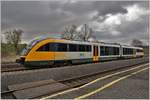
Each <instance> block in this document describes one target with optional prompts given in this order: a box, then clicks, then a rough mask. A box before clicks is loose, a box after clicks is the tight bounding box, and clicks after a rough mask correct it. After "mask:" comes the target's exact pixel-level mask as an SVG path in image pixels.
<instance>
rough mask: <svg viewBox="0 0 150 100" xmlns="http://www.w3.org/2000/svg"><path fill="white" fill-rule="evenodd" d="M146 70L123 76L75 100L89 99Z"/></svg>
mask: <svg viewBox="0 0 150 100" xmlns="http://www.w3.org/2000/svg"><path fill="white" fill-rule="evenodd" d="M146 69H148V68H143V69H141V70H139V71H136V72H133V73H131V74H129V75H126V76H123V77H121V78H118V79H116V80H114V81H112V82H110V83H108V84H106V85H104V86H102V87H100V88H98V89H96V90H95V91H92V92H90V93H87V94H85V95H82V96H79V97H77V98H75V100H77V99H84V98H86V97H89V96H91V95H93V94H95V93H97V92H100V91H102V90H104V89H106V88H108V87H110V86H112V85H114V84H115V83H117V82H119V81H121V80H124V79H126V78H128V77H130V76H133V75H135V74H137V73H139V72H142V71H144V70H146Z"/></svg>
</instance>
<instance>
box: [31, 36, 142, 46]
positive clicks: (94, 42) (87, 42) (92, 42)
mask: <svg viewBox="0 0 150 100" xmlns="http://www.w3.org/2000/svg"><path fill="white" fill-rule="evenodd" d="M45 39H54V40H62V42H67V43H77V44H95V45H100V44H101V45H105V46H117V47H119V46H122V47H126V48H134V49H142V48H141V47H134V46H130V45H121V44H119V43H106V42H100V41H79V40H67V39H60V38H51V37H37V38H35V39H33V40H32V41H42V40H45Z"/></svg>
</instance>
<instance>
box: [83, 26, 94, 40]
mask: <svg viewBox="0 0 150 100" xmlns="http://www.w3.org/2000/svg"><path fill="white" fill-rule="evenodd" d="M92 34H93V30H92V28H90V27H89V26H88V25H86V24H84V26H82V28H81V38H82V40H84V41H88V39H89V38H90V37H91V36H92Z"/></svg>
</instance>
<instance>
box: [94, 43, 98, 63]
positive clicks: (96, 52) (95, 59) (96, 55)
mask: <svg viewBox="0 0 150 100" xmlns="http://www.w3.org/2000/svg"><path fill="white" fill-rule="evenodd" d="M98 53H99V52H98V46H95V45H94V46H93V61H98Z"/></svg>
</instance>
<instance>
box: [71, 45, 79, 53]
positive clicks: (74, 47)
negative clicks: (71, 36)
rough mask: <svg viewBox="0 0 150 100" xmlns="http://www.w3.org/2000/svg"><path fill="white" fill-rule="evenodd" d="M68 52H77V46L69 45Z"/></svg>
mask: <svg viewBox="0 0 150 100" xmlns="http://www.w3.org/2000/svg"><path fill="white" fill-rule="evenodd" d="M69 51H74V52H77V51H78V45H77V44H69Z"/></svg>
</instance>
